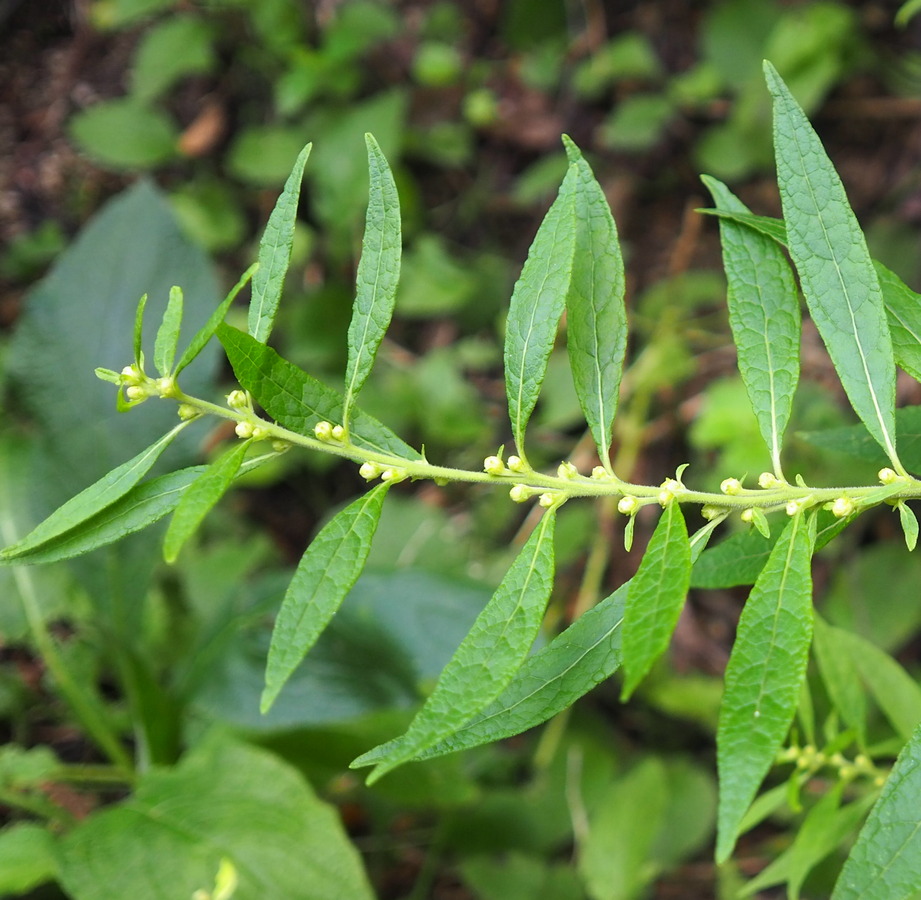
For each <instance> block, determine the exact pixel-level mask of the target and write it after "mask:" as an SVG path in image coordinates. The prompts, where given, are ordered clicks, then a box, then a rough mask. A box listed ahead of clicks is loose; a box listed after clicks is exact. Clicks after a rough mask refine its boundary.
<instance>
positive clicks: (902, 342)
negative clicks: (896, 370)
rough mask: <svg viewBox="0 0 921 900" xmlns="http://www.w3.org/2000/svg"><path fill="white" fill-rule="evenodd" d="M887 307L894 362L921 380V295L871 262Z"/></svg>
mask: <svg viewBox="0 0 921 900" xmlns="http://www.w3.org/2000/svg"><path fill="white" fill-rule="evenodd" d="M873 265H874V266H875V267H876V275H877V277H878V278H879V286H880V289H881V290H882V292H883V301H884V303H885V305H886V317H887V318H888V320H889V331H890V334H891V335H892V351H893V353H894V355H895V361H896V362H897V363H898V364H899V366H901V367H902V368H903V369H904V370H905V371H906V372H908V374H909V375H911V377H912V378H915V379H917V380H919V381H921V294H916V293H915V292H914V291H913V290H912V289H911V288H910V287H908V285H907V284H905V282H904V281H902V279H901V278H899V276H898V275H896V274H895V272H892V271H890V270H889V269H887V268H886V267H885V266H884V265H883V264H882V263H880V262H876V261H874V263H873Z"/></svg>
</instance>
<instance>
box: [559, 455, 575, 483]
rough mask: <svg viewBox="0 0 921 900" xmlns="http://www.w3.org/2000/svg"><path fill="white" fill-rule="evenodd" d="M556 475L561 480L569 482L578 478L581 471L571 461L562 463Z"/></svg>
mask: <svg viewBox="0 0 921 900" xmlns="http://www.w3.org/2000/svg"><path fill="white" fill-rule="evenodd" d="M556 474H557V475H558V476H559V477H560V478H565V479H567V480H569V479H572V478H576V477H577V476H578V474H579V470H578V469H577V468H576V467H575V466H574V465H573V464H572V463H571V462H569V460H566V461H565V462H561V463H560V464H559V466H558V467H557V470H556Z"/></svg>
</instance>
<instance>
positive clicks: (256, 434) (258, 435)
mask: <svg viewBox="0 0 921 900" xmlns="http://www.w3.org/2000/svg"><path fill="white" fill-rule="evenodd" d="M268 436H269V429H268V428H266V427H265V426H264V425H254V426H253V440H254V441H264V440H265V439H266V438H267V437H268Z"/></svg>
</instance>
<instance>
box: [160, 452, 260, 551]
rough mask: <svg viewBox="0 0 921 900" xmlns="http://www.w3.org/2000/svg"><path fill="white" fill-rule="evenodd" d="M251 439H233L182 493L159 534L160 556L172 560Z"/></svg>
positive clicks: (225, 484) (218, 496)
mask: <svg viewBox="0 0 921 900" xmlns="http://www.w3.org/2000/svg"><path fill="white" fill-rule="evenodd" d="M251 443H252V442H251V441H237V442H236V443H235V444H233V445H232V446H231V447H230V449H229V450H227V451H225V452H224V453H222V454H221V455H220V456H219V457H218V458H217V459H216V460H215V461H214V462H213V463H211V465H210V466H208V468H207V469H205V471H204V472H202V474H201V475H199V476H198V478H196V479H195V481H194V482H192V484H191V485H189V487H188V489H187V490H186V491H185V492H184V493H183V495H182V499H181V500H180V501H179V505H178V506H177V507H176V512H175V513H173V518H172V519H171V520H170V523H169V527H168V528H167V529H166V535H165V537H164V538H163V558H164V559H165V560H166V561H167V562H168V563H173V562H175V561H176V557H177V556H178V555H179V551H180V550H181V549H182V545H183V544H184V543H185V542H186V541H187V540H188V539H189V538H190V537H191V536H192V535H193V534H194V533H195V532H196V531H197V530H198V526H199V525H201V523H202V521H203V520H204V518H205V516H206V515H208V513H209V512H210V511H211V509H212V508H213V507H214V505H215V504H216V503H217V502H218V500H220V499H221V497H223V496H224V494H225V492H226V491H227V488H229V487H230V485H231V483H232V482H233V480H234V478H236V477H237V472H239V471H240V466H241V465H242V464H243V457H244V456H245V455H246V451H247V449H249V445H250V444H251Z"/></svg>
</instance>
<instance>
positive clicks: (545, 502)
mask: <svg viewBox="0 0 921 900" xmlns="http://www.w3.org/2000/svg"><path fill="white" fill-rule="evenodd" d="M537 502H538V503H540V505H541V506H542V507H543V508H544V509H550V507H551V506H553V504H554V503H556V497H555V496H554V495H553V494H550V493H546V494H541V495H540V499H539V500H538V501H537Z"/></svg>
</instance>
